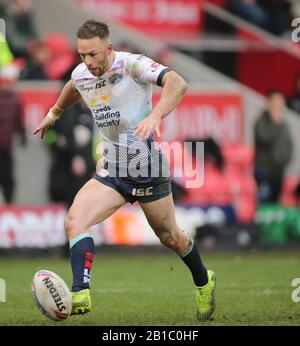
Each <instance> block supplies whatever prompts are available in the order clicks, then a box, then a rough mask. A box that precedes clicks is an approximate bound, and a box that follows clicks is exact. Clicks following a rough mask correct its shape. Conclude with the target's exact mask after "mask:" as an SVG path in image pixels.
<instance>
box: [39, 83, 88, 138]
mask: <svg viewBox="0 0 300 346" xmlns="http://www.w3.org/2000/svg"><path fill="white" fill-rule="evenodd" d="M80 99H81V95H80V94H79V92H78V91H77V90H76V89H75V88H74V87H73V82H72V80H70V81H68V82H67V83H66V84H65V86H64V87H63V89H62V91H61V93H60V95H59V97H58V99H57V101H56V102H55V104H54V106H53V107H51V108H50V110H49V112H48V114H47V115H46V116H45V118H44V119H43V120H42V121H41V122H40V123H39V125H38V126H37V127H36V129H35V130H34V132H33V134H34V135H35V134H37V133H39V132H40V133H41V138H43V137H44V135H45V133H46V131H47V130H48V129H49V127H51V126H53V125H54V123H55V122H56V120H57V119H59V118H60V116H61V115H62V113H63V112H64V111H65V110H66V109H67V108H69V107H70V106H72V105H73V104H74V103H76V102H78V101H79V100H80Z"/></svg>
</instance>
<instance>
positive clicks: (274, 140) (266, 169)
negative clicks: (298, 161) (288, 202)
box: [255, 90, 292, 203]
mask: <svg viewBox="0 0 300 346" xmlns="http://www.w3.org/2000/svg"><path fill="white" fill-rule="evenodd" d="M285 105H286V103H285V97H284V95H283V94H282V93H281V92H280V91H278V90H271V91H270V92H269V93H268V104H267V108H266V110H265V111H264V112H263V113H262V114H261V116H260V118H259V119H258V121H257V122H256V124H255V179H256V182H257V185H258V200H259V202H260V203H276V202H278V201H279V198H280V194H281V189H282V181H283V176H284V170H285V168H286V166H287V164H288V163H289V161H290V159H291V156H292V141H291V135H290V132H289V129H288V126H287V124H286V122H285V119H284V118H285Z"/></svg>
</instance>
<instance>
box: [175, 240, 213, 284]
mask: <svg viewBox="0 0 300 346" xmlns="http://www.w3.org/2000/svg"><path fill="white" fill-rule="evenodd" d="M180 257H181V259H182V260H183V262H184V263H185V264H186V265H187V266H188V268H189V269H190V271H191V274H192V276H193V280H194V283H195V285H196V286H198V287H199V286H204V285H206V284H207V282H208V277H207V269H206V268H205V266H204V265H203V263H202V261H201V257H200V255H199V252H198V248H197V245H196V243H195V242H194V240H192V244H191V245H190V246H189V247H188V249H187V250H186V251H185V252H184V253H182V254H180Z"/></svg>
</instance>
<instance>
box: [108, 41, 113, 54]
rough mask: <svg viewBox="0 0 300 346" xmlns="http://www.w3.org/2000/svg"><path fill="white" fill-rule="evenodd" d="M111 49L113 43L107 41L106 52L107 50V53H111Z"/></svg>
mask: <svg viewBox="0 0 300 346" xmlns="http://www.w3.org/2000/svg"><path fill="white" fill-rule="evenodd" d="M113 49H114V45H113V44H112V43H111V42H110V41H109V42H108V43H107V52H108V54H111V52H112V51H113Z"/></svg>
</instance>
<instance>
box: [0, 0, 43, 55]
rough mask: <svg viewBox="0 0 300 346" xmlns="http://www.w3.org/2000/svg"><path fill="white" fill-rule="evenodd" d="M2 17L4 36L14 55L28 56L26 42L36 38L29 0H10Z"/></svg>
mask: <svg viewBox="0 0 300 346" xmlns="http://www.w3.org/2000/svg"><path fill="white" fill-rule="evenodd" d="M4 19H5V22H6V36H7V41H8V43H9V46H10V48H11V50H12V53H13V55H14V56H15V57H28V52H27V44H28V42H30V41H31V40H32V39H36V38H37V36H38V35H37V32H36V29H35V25H34V20H33V11H32V7H31V2H30V0H10V1H9V2H7V4H6V9H5V15H4Z"/></svg>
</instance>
